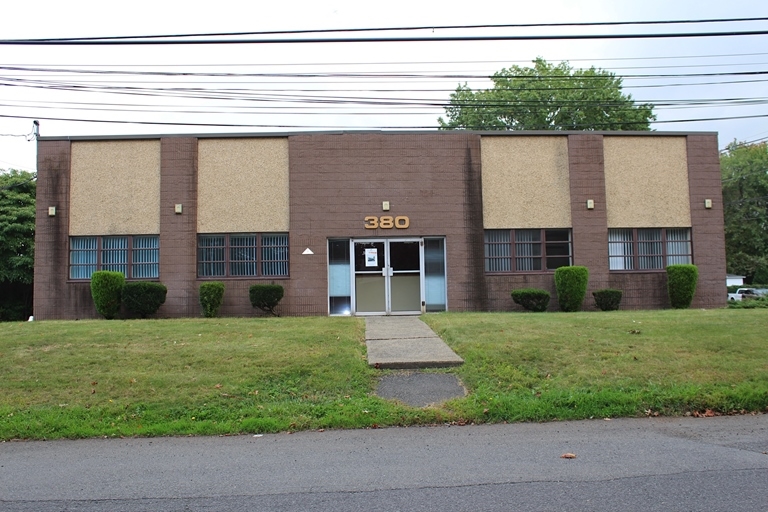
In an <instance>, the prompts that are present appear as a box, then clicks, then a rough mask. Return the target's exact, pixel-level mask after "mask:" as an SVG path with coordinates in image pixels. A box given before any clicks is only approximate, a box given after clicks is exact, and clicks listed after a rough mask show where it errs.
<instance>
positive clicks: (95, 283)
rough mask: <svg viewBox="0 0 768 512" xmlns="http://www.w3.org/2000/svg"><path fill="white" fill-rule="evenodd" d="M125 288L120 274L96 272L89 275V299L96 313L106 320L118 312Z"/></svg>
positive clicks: (108, 271)
mask: <svg viewBox="0 0 768 512" xmlns="http://www.w3.org/2000/svg"><path fill="white" fill-rule="evenodd" d="M123 286H125V276H124V275H123V273H122V272H113V271H110V270H98V271H96V272H94V273H93V274H92V275H91V297H93V304H94V305H95V306H96V311H98V312H99V314H100V315H101V316H103V317H104V318H106V319H107V320H112V319H113V318H115V317H116V316H117V314H118V313H119V312H120V302H121V298H122V295H123Z"/></svg>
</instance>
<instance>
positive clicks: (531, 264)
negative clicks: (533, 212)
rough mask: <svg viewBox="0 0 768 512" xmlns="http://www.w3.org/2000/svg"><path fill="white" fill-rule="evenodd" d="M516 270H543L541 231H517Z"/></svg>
mask: <svg viewBox="0 0 768 512" xmlns="http://www.w3.org/2000/svg"><path fill="white" fill-rule="evenodd" d="M515 270H518V271H521V272H525V271H531V270H541V230H540V229H518V230H515Z"/></svg>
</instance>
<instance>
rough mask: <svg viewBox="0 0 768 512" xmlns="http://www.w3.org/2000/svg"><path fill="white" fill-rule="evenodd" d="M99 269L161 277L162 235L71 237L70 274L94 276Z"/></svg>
mask: <svg viewBox="0 0 768 512" xmlns="http://www.w3.org/2000/svg"><path fill="white" fill-rule="evenodd" d="M97 270H111V271H114V272H122V273H123V275H124V276H125V277H126V279H157V277H158V276H159V275H160V237H159V236H157V235H135V236H73V237H71V238H70V239H69V278H70V279H90V278H91V275H92V274H93V273H94V272H96V271H97Z"/></svg>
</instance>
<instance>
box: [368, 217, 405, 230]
mask: <svg viewBox="0 0 768 512" xmlns="http://www.w3.org/2000/svg"><path fill="white" fill-rule="evenodd" d="M363 220H364V221H365V229H392V228H395V229H408V226H410V225H411V219H409V218H408V217H405V216H402V215H401V216H398V217H392V216H390V215H383V216H381V217H375V216H370V217H366V218H365V219H363Z"/></svg>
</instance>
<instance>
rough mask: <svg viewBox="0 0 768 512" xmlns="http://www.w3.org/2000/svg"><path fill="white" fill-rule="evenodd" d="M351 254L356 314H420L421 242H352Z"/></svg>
mask: <svg viewBox="0 0 768 512" xmlns="http://www.w3.org/2000/svg"><path fill="white" fill-rule="evenodd" d="M353 254H354V256H353V257H354V283H355V286H354V294H355V296H354V303H355V313H356V314H358V315H365V314H373V315H381V314H388V315H390V314H391V315H396V314H418V313H421V310H422V308H421V304H422V258H423V256H422V242H421V239H398V240H355V241H354V242H353Z"/></svg>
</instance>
